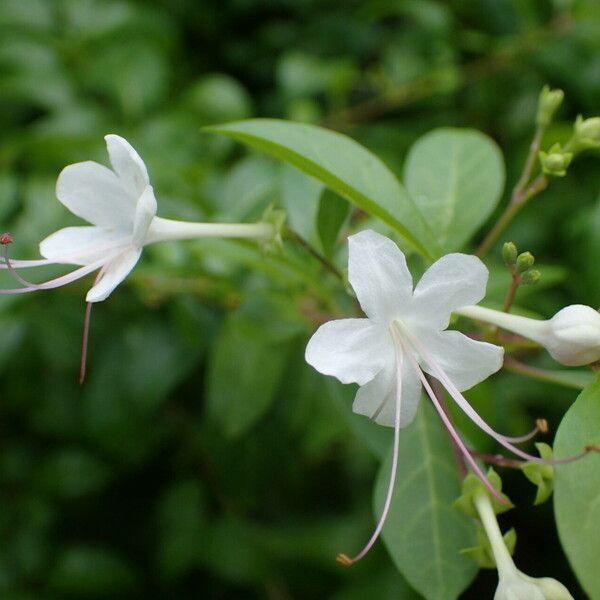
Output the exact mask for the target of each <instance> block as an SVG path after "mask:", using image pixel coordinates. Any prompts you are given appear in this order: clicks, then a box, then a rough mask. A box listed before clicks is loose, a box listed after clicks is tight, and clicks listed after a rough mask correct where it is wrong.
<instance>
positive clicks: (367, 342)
mask: <svg viewBox="0 0 600 600" xmlns="http://www.w3.org/2000/svg"><path fill="white" fill-rule="evenodd" d="M348 243H349V259H348V277H349V280H350V284H351V285H352V287H353V288H354V291H355V292H356V296H357V298H358V301H359V302H360V305H361V307H362V309H363V311H364V312H365V313H366V315H367V318H364V319H340V320H337V321H330V322H329V323H325V324H324V325H322V326H321V327H320V328H319V329H318V330H317V331H316V333H315V334H314V335H313V336H312V338H311V339H310V341H309V343H308V346H307V348H306V360H307V362H308V363H309V364H311V365H312V366H313V367H314V368H315V369H317V370H318V371H320V372H321V373H324V374H325V375H333V376H334V377H337V378H338V379H339V380H340V381H341V382H342V383H358V385H359V386H360V388H359V390H358V392H357V393H356V397H355V399H354V405H353V410H354V412H357V413H359V414H362V415H366V416H368V417H370V418H371V419H373V420H374V421H376V422H377V423H379V424H381V425H387V426H393V427H394V443H393V448H392V464H391V471H390V478H389V484H388V490H387V494H386V498H385V502H384V505H383V509H382V511H381V517H380V519H379V522H378V523H377V525H376V527H375V531H374V532H373V535H372V536H371V538H370V539H369V541H368V542H367V544H366V545H365V547H364V548H363V549H362V550H361V551H360V552H359V553H358V554H357V555H356V556H354V557H353V558H349V557H348V556H346V555H345V554H342V555H340V556H339V557H338V560H339V561H340V562H341V563H343V564H346V565H349V564H352V563H353V562H355V561H357V560H360V559H361V558H362V557H363V556H364V555H365V554H366V553H367V552H368V551H369V549H370V548H371V546H372V545H373V544H374V543H375V540H376V539H377V537H378V536H379V534H380V533H381V530H382V528H383V525H384V523H385V520H386V517H387V514H388V511H389V508H390V505H391V500H392V495H393V489H394V483H395V479H396V471H397V466H398V448H399V438H400V428H401V427H403V426H406V425H408V424H409V423H410V422H411V421H412V420H413V419H414V417H415V414H416V411H417V406H418V402H419V398H420V396H421V386H422V387H423V388H424V389H425V392H426V393H427V395H428V396H429V398H430V399H431V402H432V403H433V405H434V407H435V409H436V410H437V412H438V414H439V416H440V418H441V419H442V422H443V423H444V425H445V426H446V428H447V429H448V432H449V434H450V436H451V437H452V440H453V442H454V444H455V447H456V448H457V450H459V451H460V452H461V454H462V456H463V457H464V458H465V460H466V462H467V463H468V464H469V465H470V467H471V468H472V469H473V471H474V472H475V473H476V474H477V476H478V477H479V478H480V479H481V481H482V482H483V483H484V485H485V486H486V488H487V489H488V490H489V492H490V493H491V494H493V495H494V496H495V497H496V498H497V499H498V501H499V502H502V503H506V500H505V499H504V498H503V497H502V496H501V495H500V494H499V493H498V491H497V490H496V489H495V488H494V486H493V485H492V484H491V483H490V482H489V480H488V479H487V477H486V475H485V473H484V472H483V471H482V469H481V467H480V466H479V465H478V464H477V462H476V461H475V459H474V458H473V455H472V453H471V451H470V450H469V449H468V448H467V447H466V446H465V444H464V442H463V441H462V439H461V437H460V435H459V433H458V431H457V430H456V428H455V427H454V425H453V423H452V422H451V420H450V418H449V417H448V415H447V413H446V410H445V407H444V406H442V404H441V401H440V399H439V398H438V397H437V395H436V394H435V392H434V391H433V389H432V386H431V384H430V382H429V380H428V379H427V377H426V376H425V373H427V374H429V375H430V376H432V377H434V378H435V379H437V380H438V381H439V382H440V383H441V384H442V385H443V386H444V388H445V389H446V391H447V392H448V393H449V394H450V396H451V397H452V398H453V400H454V401H455V402H456V403H457V405H458V406H459V407H460V408H461V410H462V411H463V412H464V413H465V414H466V415H467V416H468V417H469V419H471V420H472V421H473V422H474V423H475V424H476V425H478V426H479V427H480V428H481V429H482V430H483V431H485V432H486V433H487V434H488V435H490V436H491V437H493V438H494V439H495V440H496V441H498V442H499V443H500V444H501V445H503V446H504V447H505V448H507V449H509V450H510V451H511V452H513V453H514V454H516V455H517V456H519V457H521V458H524V459H525V460H529V461H531V462H535V463H540V464H560V463H562V462H571V461H572V460H576V459H577V458H580V457H581V456H583V455H584V454H585V453H586V452H587V451H589V450H588V449H586V451H585V452H583V453H582V454H580V455H577V456H575V457H571V458H568V459H561V460H546V459H543V458H540V457H538V456H532V455H531V454H528V453H527V452H524V451H523V450H521V449H520V448H518V447H516V446H515V443H519V442H523V441H526V440H528V439H530V438H531V437H533V436H534V435H535V434H536V433H537V432H538V428H537V427H536V428H535V429H534V430H533V431H531V432H530V433H528V434H526V435H522V436H518V437H509V436H506V435H502V434H500V433H498V432H496V431H495V430H494V429H492V427H490V425H488V424H487V423H486V422H485V421H484V420H483V419H482V418H481V416H480V415H479V414H478V413H477V411H475V410H474V409H473V407H472V406H471V405H470V404H469V402H468V401H467V399H466V398H465V397H464V396H463V395H462V393H461V391H462V390H466V389H469V388H470V387H472V386H474V385H475V384H477V383H479V382H480V381H483V380H484V379H485V378H487V377H488V376H489V375H491V374H492V373H494V372H496V371H497V370H498V369H500V367H501V366H502V358H503V349H502V348H500V347H498V346H495V345H493V344H488V343H486V342H478V341H475V340H472V339H471V338H469V337H467V336H466V335H464V334H462V333H460V332H458V331H446V328H447V327H448V324H449V321H450V314H451V313H452V312H453V311H454V312H456V311H457V309H459V308H460V307H461V306H465V305H466V304H468V303H473V302H478V301H479V300H481V299H482V298H483V296H484V294H485V288H486V284H487V279H488V271H487V269H486V267H485V265H484V264H483V263H482V262H481V261H480V260H479V259H478V258H477V257H475V256H468V255H465V254H448V255H446V256H444V257H442V258H440V259H439V260H438V261H437V262H435V263H434V264H433V265H431V267H429V269H428V270H427V271H426V272H425V274H424V275H423V277H422V278H421V280H420V281H419V283H418V284H417V285H416V287H415V289H414V291H413V283H412V277H411V274H410V272H409V270H408V268H407V266H406V259H405V257H404V254H402V252H401V251H400V249H399V248H398V247H397V246H396V244H394V242H392V241H391V240H390V239H388V238H386V237H384V236H382V235H379V234H377V233H375V232H373V231H363V232H361V233H358V234H356V235H353V236H351V237H349V238H348ZM475 308H477V307H475ZM459 312H460V311H459Z"/></svg>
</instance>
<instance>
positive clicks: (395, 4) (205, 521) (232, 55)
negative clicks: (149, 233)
mask: <svg viewBox="0 0 600 600" xmlns="http://www.w3.org/2000/svg"><path fill="white" fill-rule="evenodd" d="M597 7H598V4H597V2H595V1H594V0H587V1H576V2H569V1H568V0H564V1H562V0H556V1H555V2H548V1H541V0H540V1H529V0H527V1H524V2H522V1H520V0H513V1H510V0H467V1H459V0H456V1H446V2H441V1H435V0H412V1H410V0H406V1H402V0H367V1H358V0H321V1H319V0H262V1H261V0H222V1H217V0H163V1H160V0H152V1H148V2H141V1H140V2H134V1H125V0H122V1H115V2H113V1H109V0H104V1H102V0H2V2H0V229H3V230H9V231H10V232H11V233H12V234H13V236H14V239H15V243H14V244H13V246H12V247H11V253H12V255H13V256H15V257H17V256H18V257H23V258H25V257H28V258H29V257H36V256H37V243H38V242H39V241H40V240H41V239H42V238H43V237H45V236H46V235H48V234H49V233H51V232H52V231H55V230H56V229H58V228H60V227H63V226H66V225H67V224H74V223H75V222H76V219H75V218H74V217H72V216H71V215H69V214H68V213H67V211H66V210H65V209H64V208H63V207H62V206H61V205H60V204H59V202H58V201H57V200H56V198H55V195H54V184H55V181H56V177H57V175H58V173H59V172H60V170H61V169H62V168H63V167H64V166H65V165H66V164H69V163H71V162H77V161H80V160H88V159H95V160H98V161H101V162H104V163H106V161H107V159H106V155H105V150H104V146H103V140H102V136H103V135H104V134H106V133H118V134H120V135H123V136H125V137H126V138H127V139H129V140H130V141H131V143H132V144H133V145H134V146H135V147H136V148H137V150H138V151H139V153H140V154H141V155H142V157H143V158H144V159H145V160H146V162H147V164H148V168H149V171H150V175H151V179H152V183H153V185H154V188H155V191H156V194H157V198H158V202H159V214H160V215H161V216H165V217H174V218H181V219H190V220H208V221H215V220H229V221H236V220H254V219H256V218H258V217H259V216H260V214H261V213H262V211H263V209H264V208H265V207H266V206H267V205H268V204H269V203H272V202H274V203H277V202H278V201H279V199H280V196H281V185H280V175H281V173H280V168H279V165H277V164H275V163H273V162H271V161H269V160H267V159H264V158H262V157H258V156H256V155H247V154H246V153H245V151H244V150H243V149H241V148H240V147H238V146H236V145H235V144H234V143H233V142H231V141H229V140H225V139H221V138H218V137H215V136H209V135H206V134H202V133H201V132H200V128H201V127H202V126H203V125H207V124H211V123H218V122H224V121H228V120H235V119H241V118H246V117H251V116H269V117H282V118H289V119H294V120H306V121H310V122H314V123H320V124H326V125H328V126H331V127H334V128H336V129H338V130H341V131H343V132H345V133H347V134H348V135H350V136H352V137H354V138H356V139H358V140H359V141H361V143H363V144H365V145H366V146H367V147H369V148H370V149H372V150H373V151H374V152H375V153H377V154H378V155H379V156H380V157H381V158H382V159H383V160H385V161H386V162H387V164H388V165H389V166H390V167H391V168H392V169H393V170H395V171H396V172H398V173H400V172H401V166H402V162H403V159H404V157H405V155H406V152H407V150H408V148H409V146H410V145H411V143H413V142H414V141H415V140H416V139H417V138H418V137H419V136H420V135H421V134H423V133H425V132H426V131H428V130H430V129H432V128H434V127H436V126H440V125H454V126H469V127H475V128H479V129H481V130H483V131H484V132H486V133H487V134H488V135H490V136H492V137H493V138H494V139H495V140H496V141H497V142H498V143H499V144H500V146H501V147H502V149H503V151H504V153H505V157H506V162H507V171H508V183H509V186H510V185H512V184H514V182H515V181H516V179H517V177H518V173H519V170H520V168H521V165H522V162H523V160H524V157H525V154H526V152H527V148H528V144H529V140H530V138H531V135H532V132H533V121H534V117H535V108H536V102H537V95H538V93H539V90H540V88H541V87H542V85H544V84H545V83H549V84H551V85H552V86H558V87H561V88H562V89H564V91H565V94H566V100H565V103H564V106H563V108H561V110H560V112H559V116H558V120H557V122H556V123H555V124H554V125H553V126H552V128H551V129H550V131H549V133H548V135H547V138H546V140H547V141H546V143H545V145H549V143H550V142H551V141H554V140H563V139H566V138H567V137H568V136H569V133H570V128H571V124H572V121H573V119H574V118H575V116H576V115H577V114H578V113H583V114H584V115H585V116H593V115H596V114H598V113H600V11H599V9H598V8H597ZM599 183H600V173H599V170H598V162H597V156H594V155H588V156H585V157H582V158H580V159H578V160H577V161H576V162H575V163H574V164H573V166H572V168H571V169H570V172H569V175H568V177H566V178H565V179H564V180H559V181H553V182H552V185H551V187H550V189H549V190H548V191H546V192H545V193H544V194H543V196H541V197H540V198H539V199H536V200H535V201H534V202H532V204H531V205H530V206H529V207H528V208H527V209H526V210H525V211H524V212H523V214H522V215H521V216H520V217H519V219H518V220H517V221H516V222H515V223H514V224H513V226H512V227H511V229H510V230H509V232H508V233H507V234H506V235H505V236H503V240H505V239H512V240H514V241H515V242H516V243H517V244H518V246H519V248H520V249H523V250H525V249H527V250H531V251H532V252H533V253H534V254H536V256H537V257H538V260H539V262H540V263H543V264H545V265H549V267H548V269H547V271H546V273H547V277H546V278H545V283H542V284H540V285H539V286H538V287H537V289H536V290H533V291H532V290H528V291H527V293H526V294H523V295H522V296H520V297H519V302H520V303H521V304H522V305H524V306H526V307H528V308H530V309H532V310H534V311H537V312H538V313H539V314H541V315H544V316H548V315H550V314H552V313H553V312H554V311H555V310H556V309H557V308H559V307H560V306H563V305H564V304H566V303H573V302H579V303H588V304H591V305H598V304H599V300H598V299H599V297H600V278H598V275H597V256H598V250H599V249H600V208H599V207H598V203H597V197H598V189H599ZM349 231H350V229H344V231H343V232H342V235H340V237H339V238H336V237H335V236H334V239H333V240H332V241H331V244H330V247H329V248H328V251H330V252H331V255H332V256H333V257H335V259H336V260H338V261H339V263H338V264H339V266H340V267H343V266H344V259H343V248H344V240H343V237H344V234H347V233H348V232H349ZM336 232H337V228H335V227H334V234H335V233H336ZM340 254H342V256H341V257H340ZM490 260H491V262H492V263H494V262H496V263H498V262H499V256H498V251H497V249H496V251H495V252H494V254H493V255H492V256H491V259H490ZM60 272H61V271H60V269H58V268H57V269H55V270H53V271H52V270H51V269H48V270H47V272H46V273H45V274H40V275H39V277H44V276H48V277H49V276H51V275H54V274H58V273H60ZM499 272H500V276H499V277H500V279H498V281H499V282H500V283H499V286H500V288H499V291H498V292H497V294H498V296H499V297H501V296H502V292H503V289H502V286H504V285H505V284H506V282H505V281H504V280H503V279H501V277H502V272H501V270H500V271H499ZM542 273H543V274H544V270H543V269H542ZM2 284H3V286H5V287H8V286H11V285H13V283H12V282H11V281H10V280H9V279H8V278H7V277H4V278H3V279H2ZM90 285H91V280H88V281H82V282H78V283H75V284H72V285H70V286H69V287H67V288H64V289H59V290H55V291H49V292H45V293H39V294H32V295H29V296H27V297H18V298H13V297H11V298H2V299H0V332H1V334H0V370H1V372H0V374H1V377H2V383H1V387H0V390H1V392H0V597H1V598H6V599H8V600H25V599H38V598H120V597H123V598H125V597H126V598H134V599H135V598H165V599H166V598H196V597H198V598H210V599H212V598H215V599H217V598H219V599H230V598H232V599H233V598H268V599H270V600H287V599H290V598H294V599H296V598H299V599H304V598H307V599H308V598H334V599H335V600H353V599H357V600H358V599H362V598H366V597H373V598H409V597H410V598H412V596H410V592H409V591H407V588H406V587H405V584H404V583H403V581H402V579H401V578H400V576H399V575H398V574H397V573H396V572H395V571H394V569H393V566H392V564H391V561H390V559H389V558H388V557H387V554H386V553H385V550H384V549H383V547H382V545H381V544H379V545H378V547H377V549H376V550H375V551H374V552H373V553H372V555H371V556H370V557H369V558H368V559H367V560H365V561H364V563H361V564H360V565H358V566H356V567H354V568H353V569H350V570H344V569H341V568H340V567H339V566H338V565H336V563H335V562H334V558H335V555H336V553H337V552H338V551H348V552H351V551H352V550H353V549H354V548H357V547H358V546H359V544H360V543H362V542H363V540H364V539H365V538H366V536H367V535H368V532H369V530H370V527H371V526H372V515H371V512H370V507H371V488H372V482H373V478H374V474H375V470H376V467H377V462H376V460H375V458H374V457H373V456H372V455H371V454H370V453H369V450H368V448H367V446H366V445H365V444H364V442H362V441H361V440H360V439H358V438H357V437H355V435H354V434H353V433H352V432H351V430H350V428H349V426H348V422H347V419H346V416H347V414H348V411H349V403H350V399H351V397H352V394H353V390H352V389H350V388H351V386H346V387H342V386H338V385H337V384H335V383H332V382H330V381H326V378H324V377H322V376H320V375H318V374H316V373H314V372H313V371H312V370H311V369H310V368H309V367H308V366H307V365H306V364H305V363H304V361H303V350H304V346H305V343H306V340H307V339H308V336H309V335H310V334H311V333H312V331H313V330H314V329H315V327H316V325H317V324H318V321H319V318H320V317H319V315H320V314H323V312H325V313H328V314H331V315H338V316H339V315H340V314H344V313H346V314H349V313H350V312H351V311H352V305H351V301H350V300H349V299H348V298H347V297H346V296H345V294H344V291H343V290H342V289H340V286H339V284H338V282H337V281H336V280H335V279H334V278H331V277H330V276H328V275H327V274H326V273H325V272H324V271H322V270H321V267H320V265H319V264H318V263H317V262H315V261H313V260H312V259H311V258H310V257H308V256H307V255H306V254H304V253H303V252H302V250H301V249H298V248H297V247H296V246H295V245H293V244H292V243H289V242H287V243H286V246H285V252H284V254H283V255H275V256H265V255H263V254H262V253H261V251H260V249H258V248H257V247H255V246H254V245H252V244H240V243H233V242H221V241H215V242H208V241H198V242H186V243H167V244H163V245H159V246H156V247H151V248H148V249H147V250H146V251H145V253H144V257H143V259H142V261H141V263H140V264H139V265H138V266H137V267H136V269H135V271H134V272H133V273H132V274H131V276H130V277H129V278H128V279H127V282H126V283H125V284H123V285H122V286H120V287H119V288H118V290H117V291H116V292H115V293H114V294H113V295H112V296H111V297H110V299H109V300H107V301H106V302H104V303H101V304H100V305H97V306H96V307H95V309H94V311H93V316H92V333H91V342H90V357H89V377H88V380H87V382H86V383H85V385H84V386H83V387H80V386H79V385H78V384H77V373H78V361H79V353H80V336H81V328H82V320H83V312H84V302H83V298H84V294H85V291H86V289H88V286H90ZM534 358H535V357H534ZM536 360H538V361H541V363H540V364H544V361H545V362H546V363H547V364H551V361H549V359H546V358H545V357H543V356H540V357H537V358H536ZM481 388H482V389H481V390H480V391H478V392H476V393H475V396H476V398H477V400H478V402H480V403H483V404H487V406H488V409H487V412H488V417H489V416H490V415H491V417H492V419H493V421H494V424H495V425H497V427H498V428H502V427H504V428H505V429H509V430H514V431H517V432H520V431H522V430H523V428H524V426H525V425H526V424H527V423H529V422H530V421H531V419H532V418H535V417H537V416H546V417H547V418H548V419H549V420H550V421H551V423H552V425H553V427H555V426H556V425H557V423H558V422H559V420H560V416H561V415H562V414H563V413H564V411H565V410H566V408H567V407H568V405H569V403H570V402H571V401H572V400H573V399H574V397H575V394H576V392H575V391H574V390H569V389H563V388H554V387H551V386H549V385H542V384H539V383H536V382H530V381H526V380H523V379H521V378H518V377H517V376H515V375H500V376H498V377H495V378H494V379H493V380H492V381H491V382H489V383H488V384H486V385H485V386H481ZM373 427H374V426H373ZM384 433H385V432H383V431H382V435H384ZM477 443H478V447H480V448H481V449H486V448H489V449H490V450H491V449H493V446H490V445H489V442H487V441H485V440H477ZM486 444H487V446H486ZM400 477H401V474H400ZM505 487H506V489H507V490H508V493H509V495H510V496H511V497H512V498H513V500H514V501H515V502H516V503H517V504H518V506H519V509H518V510H516V511H511V512H509V513H507V514H506V515H503V516H502V518H501V523H502V524H503V526H504V527H505V528H508V527H509V526H515V527H516V529H517V533H518V535H519V541H518V545H517V553H516V560H517V563H518V565H519V567H520V568H521V569H522V570H523V571H525V572H526V573H528V574H529V575H539V576H541V575H550V576H554V577H556V578H558V579H560V580H561V581H563V582H564V583H565V584H566V585H567V586H568V587H569V589H571V590H572V592H573V593H574V595H575V596H576V597H581V592H579V591H578V590H577V587H576V583H575V581H574V579H573V575H572V574H571V572H570V570H569V567H568V565H567V562H566V559H565V558H564V556H563V554H562V551H561V550H560V546H559V544H558V541H557V539H556V534H555V533H554V531H555V530H554V525H553V521H552V514H551V506H550V504H547V505H544V506H543V507H541V508H535V509H533V508H531V506H530V505H531V500H532V498H533V495H534V490H533V488H532V486H531V485H530V484H528V483H527V482H526V481H525V479H524V478H523V477H522V476H521V475H520V474H518V473H516V474H514V473H508V474H507V475H506V477H505ZM495 585H496V576H495V573H494V572H484V573H482V574H481V575H480V576H479V578H478V579H477V580H476V581H475V583H474V584H473V586H472V588H471V589H470V590H469V591H467V592H465V594H464V596H463V597H464V598H472V599H474V598H482V597H491V596H492V594H493V590H494V588H495ZM415 597H416V596H415Z"/></svg>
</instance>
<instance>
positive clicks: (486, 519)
mask: <svg viewBox="0 0 600 600" xmlns="http://www.w3.org/2000/svg"><path fill="white" fill-rule="evenodd" d="M473 502H474V504H475V508H476V509H477V513H478V514H479V518H480V519H481V523H482V525H483V527H484V529H485V533H486V535H487V538H488V540H489V542H490V546H491V549H492V553H493V555H494V559H495V561H496V567H497V569H498V580H499V581H498V588H497V589H496V593H495V595H494V600H517V599H521V598H522V599H523V600H525V599H527V600H573V596H571V594H570V593H569V591H568V590H567V588H566V587H565V586H564V585H563V584H562V583H560V582H559V581H557V580H556V579H552V578H550V577H541V578H535V577H529V576H528V575H525V574H524V573H522V572H521V571H519V569H517V567H516V566H515V563H514V562H513V559H512V557H511V555H510V552H509V551H508V548H507V547H506V544H505V542H504V538H503V537H502V532H501V531H500V527H499V526H498V521H497V520H496V515H495V513H494V509H493V507H492V502H491V500H490V498H489V496H488V495H487V494H486V493H485V492H484V491H483V490H481V491H479V492H476V493H475V495H474V497H473Z"/></svg>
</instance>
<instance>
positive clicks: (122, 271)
mask: <svg viewBox="0 0 600 600" xmlns="http://www.w3.org/2000/svg"><path fill="white" fill-rule="evenodd" d="M141 254H142V251H141V250H138V249H137V248H128V249H127V250H125V252H122V253H121V254H119V255H118V256H117V257H116V258H113V259H112V260H111V261H110V262H109V263H108V264H107V265H106V267H105V269H106V270H105V271H104V274H103V275H102V278H101V279H100V281H98V283H96V284H95V285H94V287H93V288H92V289H91V290H90V291H89V292H88V293H87V296H86V298H85V300H86V302H100V301H101V300H106V298H108V296H109V295H110V293H111V292H112V291H113V290H114V289H115V288H116V287H117V286H118V285H119V284H120V283H121V281H123V279H125V277H127V275H129V273H130V272H131V270H132V269H133V267H135V264H136V263H137V261H138V260H139V258H140V255H141Z"/></svg>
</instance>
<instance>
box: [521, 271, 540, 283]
mask: <svg viewBox="0 0 600 600" xmlns="http://www.w3.org/2000/svg"><path fill="white" fill-rule="evenodd" d="M541 276H542V274H541V273H540V272H539V271H538V270H537V269H527V271H525V272H524V273H521V284H522V285H533V284H535V283H537V282H538V281H539V280H540V278H541Z"/></svg>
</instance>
